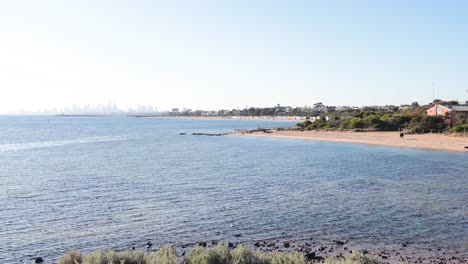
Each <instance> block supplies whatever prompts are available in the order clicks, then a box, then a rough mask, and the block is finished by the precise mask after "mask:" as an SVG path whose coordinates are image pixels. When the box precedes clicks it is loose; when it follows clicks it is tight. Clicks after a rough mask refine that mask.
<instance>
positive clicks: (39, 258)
mask: <svg viewBox="0 0 468 264" xmlns="http://www.w3.org/2000/svg"><path fill="white" fill-rule="evenodd" d="M42 262H44V259H43V258H41V257H37V258H35V259H34V263H42Z"/></svg>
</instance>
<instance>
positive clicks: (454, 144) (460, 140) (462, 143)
mask: <svg viewBox="0 0 468 264" xmlns="http://www.w3.org/2000/svg"><path fill="white" fill-rule="evenodd" d="M231 136H242V137H262V138H281V139H299V140H313V141H327V142H342V143H356V144H366V145H373V146H388V147H400V148H417V149H429V150H439V151H451V152H465V153H468V148H465V147H467V146H468V137H463V136H453V135H445V134H405V136H404V137H403V138H400V132H393V131H392V132H345V131H313V130H311V131H290V130H288V131H276V130H272V131H271V132H269V133H264V132H252V133H241V132H239V133H233V134H231Z"/></svg>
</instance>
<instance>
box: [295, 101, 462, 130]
mask: <svg viewBox="0 0 468 264" xmlns="http://www.w3.org/2000/svg"><path fill="white" fill-rule="evenodd" d="M449 120H450V119H448V117H445V116H429V115H427V114H426V111H425V109H423V108H420V107H417V108H415V109H411V110H405V111H397V112H387V111H363V110H356V111H352V112H334V113H330V114H322V115H320V116H318V117H316V118H314V119H307V120H305V121H303V122H301V123H298V124H297V125H296V126H295V128H296V129H304V130H355V131H360V130H364V131H406V132H409V133H429V132H432V133H437V132H446V131H448V132H451V133H464V132H466V131H467V130H468V118H467V116H466V115H463V114H462V115H459V116H457V118H456V121H455V122H454V123H453V124H451V123H450V121H449Z"/></svg>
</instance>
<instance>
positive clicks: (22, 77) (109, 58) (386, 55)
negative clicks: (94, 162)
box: [0, 0, 468, 112]
mask: <svg viewBox="0 0 468 264" xmlns="http://www.w3.org/2000/svg"><path fill="white" fill-rule="evenodd" d="M0 36H1V37H0V38H1V41H0V89H1V92H2V95H1V96H0V112H7V111H11V110H16V109H31V110H34V109H40V108H52V107H63V106H66V105H71V104H99V103H107V102H108V101H109V100H112V101H115V102H116V103H117V104H119V105H121V106H123V107H128V106H131V105H136V104H150V105H155V106H157V107H158V108H159V109H161V110H162V109H170V108H172V107H188V108H192V109H200V108H201V109H207V110H208V109H219V108H235V107H240V108H243V107H244V106H246V105H248V106H270V105H274V104H277V103H280V104H282V105H292V106H303V105H311V104H313V103H315V102H319V101H321V102H324V103H325V104H330V105H374V104H380V105H383V104H401V103H411V102H412V101H419V102H420V103H427V102H429V101H431V100H432V99H433V97H432V83H433V82H434V83H435V85H434V87H435V96H436V97H437V98H442V99H456V100H468V93H467V89H468V1H394V0H392V1H328V0H327V1H95V0H92V1H85V0H80V1H58V0H57V1H48V0H41V1H33V0H31V1H22V0H15V1H1V2H0Z"/></svg>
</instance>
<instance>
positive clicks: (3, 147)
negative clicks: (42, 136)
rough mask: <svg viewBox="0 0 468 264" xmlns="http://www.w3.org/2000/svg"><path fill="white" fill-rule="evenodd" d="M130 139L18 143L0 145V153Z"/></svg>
mask: <svg viewBox="0 0 468 264" xmlns="http://www.w3.org/2000/svg"><path fill="white" fill-rule="evenodd" d="M131 139H132V138H126V137H86V138H77V139H71V140H54V141H41V142H29V143H18V144H0V152H8V151H17V150H26V149H35V148H51V147H60V146H65V145H75V144H89V143H100V142H111V141H124V140H131Z"/></svg>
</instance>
